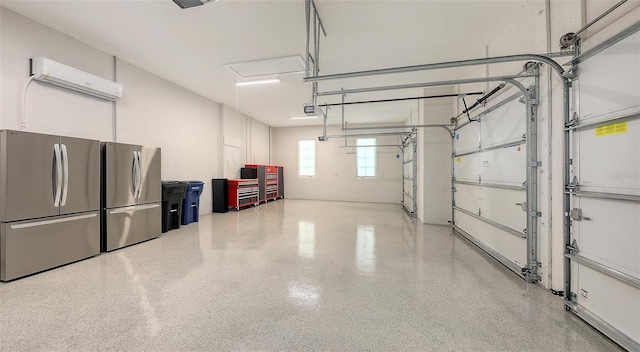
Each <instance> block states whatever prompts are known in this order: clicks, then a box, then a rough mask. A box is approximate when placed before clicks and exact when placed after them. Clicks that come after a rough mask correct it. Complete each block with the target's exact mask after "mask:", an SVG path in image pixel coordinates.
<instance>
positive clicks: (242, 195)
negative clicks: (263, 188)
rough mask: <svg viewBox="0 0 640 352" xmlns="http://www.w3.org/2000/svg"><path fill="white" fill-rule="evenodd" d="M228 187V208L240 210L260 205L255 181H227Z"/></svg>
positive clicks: (256, 181)
mask: <svg viewBox="0 0 640 352" xmlns="http://www.w3.org/2000/svg"><path fill="white" fill-rule="evenodd" d="M228 185H229V208H235V209H236V210H240V208H242V207H246V206H249V205H253V206H257V205H258V204H260V200H259V199H258V191H259V189H258V180H257V179H244V180H229V181H228Z"/></svg>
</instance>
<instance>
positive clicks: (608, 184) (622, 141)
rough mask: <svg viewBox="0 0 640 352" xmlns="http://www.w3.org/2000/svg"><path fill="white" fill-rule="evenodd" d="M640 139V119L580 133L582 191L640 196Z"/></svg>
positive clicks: (578, 173)
mask: <svg viewBox="0 0 640 352" xmlns="http://www.w3.org/2000/svg"><path fill="white" fill-rule="evenodd" d="M607 129H608V131H607ZM639 137H640V119H634V120H624V121H620V122H617V123H615V124H610V125H605V126H602V129H600V128H596V129H588V130H583V131H580V132H576V135H575V140H576V144H577V148H578V149H577V154H576V156H577V161H578V168H577V175H576V176H577V177H578V180H579V182H580V183H579V185H580V187H581V190H585V191H593V192H607V193H617V194H634V195H640V156H639V155H640V138H639ZM583 156H584V157H583Z"/></svg>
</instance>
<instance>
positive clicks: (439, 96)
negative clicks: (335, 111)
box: [319, 92, 484, 107]
mask: <svg viewBox="0 0 640 352" xmlns="http://www.w3.org/2000/svg"><path fill="white" fill-rule="evenodd" d="M482 94H484V92H470V93H459V94H441V95H428V96H422V97H406V98H393V99H378V100H364V101H350V102H347V103H327V104H320V105H319V106H322V107H325V106H340V105H357V104H370V103H388V102H394V101H405V100H423V99H435V98H455V97H460V96H465V95H482Z"/></svg>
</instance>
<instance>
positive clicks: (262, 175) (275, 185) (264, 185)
mask: <svg viewBox="0 0 640 352" xmlns="http://www.w3.org/2000/svg"><path fill="white" fill-rule="evenodd" d="M244 167H246V168H250V169H257V175H258V201H259V202H261V203H262V202H265V203H266V202H267V201H270V200H275V199H280V198H284V182H283V179H282V174H283V169H282V166H273V165H257V164H247V165H245V166H244Z"/></svg>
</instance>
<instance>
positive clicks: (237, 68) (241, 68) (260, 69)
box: [223, 55, 305, 78]
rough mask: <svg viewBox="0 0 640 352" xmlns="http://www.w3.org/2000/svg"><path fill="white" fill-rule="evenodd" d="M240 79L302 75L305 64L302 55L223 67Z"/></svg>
mask: <svg viewBox="0 0 640 352" xmlns="http://www.w3.org/2000/svg"><path fill="white" fill-rule="evenodd" d="M223 66H224V67H226V68H227V69H229V70H230V71H231V72H233V73H235V74H236V75H237V76H238V77H240V78H252V77H262V76H273V75H278V74H286V73H301V72H304V70H305V62H304V60H302V57H301V56H300V55H294V56H286V57H279V58H271V59H263V60H254V61H245V62H238V63H231V64H226V65H223Z"/></svg>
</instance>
